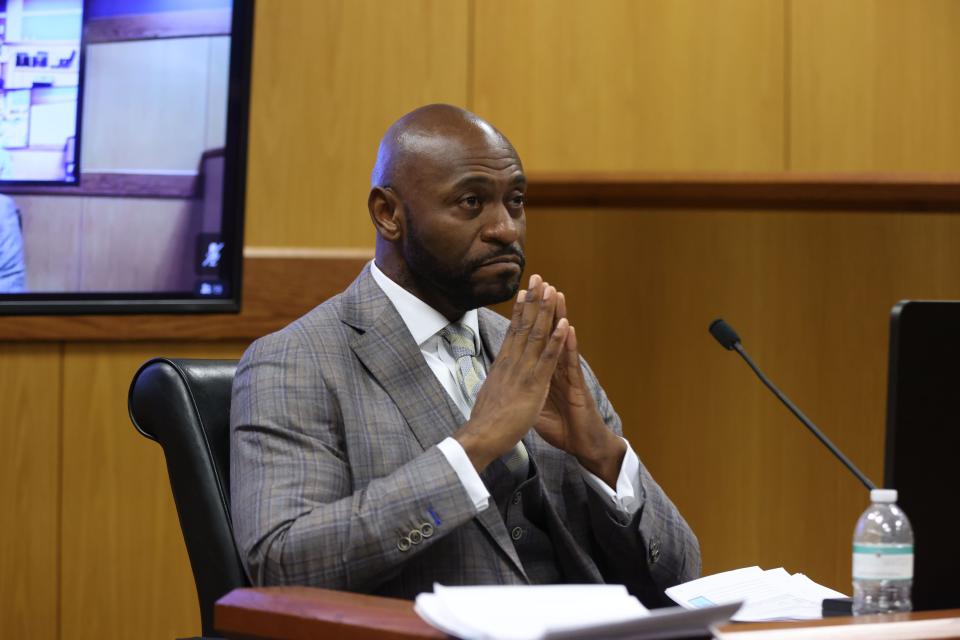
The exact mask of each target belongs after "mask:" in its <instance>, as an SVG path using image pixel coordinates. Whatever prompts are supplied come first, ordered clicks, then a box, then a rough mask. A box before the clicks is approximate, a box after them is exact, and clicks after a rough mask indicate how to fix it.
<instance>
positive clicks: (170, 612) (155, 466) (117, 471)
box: [60, 342, 246, 640]
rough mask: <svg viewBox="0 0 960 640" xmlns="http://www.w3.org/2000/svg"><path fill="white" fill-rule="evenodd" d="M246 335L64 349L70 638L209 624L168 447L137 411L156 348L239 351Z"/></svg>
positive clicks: (154, 633) (187, 352) (65, 633)
mask: <svg viewBox="0 0 960 640" xmlns="http://www.w3.org/2000/svg"><path fill="white" fill-rule="evenodd" d="M245 346H246V343H225V344H221V345H184V344H178V343H173V342H164V343H145V344H125V345H117V344H104V343H91V344H70V345H67V347H66V351H65V354H64V360H63V367H64V385H63V403H64V424H63V433H64V435H63V516H62V532H61V536H62V563H63V568H62V582H61V602H62V615H61V619H62V629H61V636H60V637H61V639H62V640H82V639H85V638H91V639H92V638H98V639H99V638H130V637H138V638H139V637H142V638H157V639H158V640H159V639H161V638H171V637H182V636H192V635H196V634H199V632H200V614H199V609H198V607H197V600H196V591H195V588H194V583H193V574H192V573H191V571H190V565H189V561H188V559H187V554H186V548H185V547H184V543H183V538H182V536H181V533H180V526H179V523H178V520H177V515H176V509H175V507H174V504H173V498H172V496H171V494H170V484H169V481H168V479H167V473H166V466H165V465H164V459H163V452H162V450H161V449H160V447H158V446H157V445H156V444H155V443H153V442H151V441H149V440H147V439H146V438H144V437H142V436H141V435H140V434H138V433H137V432H136V431H135V430H134V428H133V426H132V425H131V424H130V419H129V417H128V416H127V407H126V397H127V389H128V387H129V385H130V380H131V379H132V378H133V374H134V372H135V371H136V370H137V368H138V367H139V366H140V365H141V364H143V362H145V361H146V360H147V359H149V358H151V357H154V356H160V355H165V356H171V357H204V358H238V357H240V355H241V353H242V352H243V349H244V347H245Z"/></svg>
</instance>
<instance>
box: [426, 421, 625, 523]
mask: <svg viewBox="0 0 960 640" xmlns="http://www.w3.org/2000/svg"><path fill="white" fill-rule="evenodd" d="M627 446H629V445H627ZM437 448H438V449H440V453H442V454H443V455H444V457H445V458H446V459H447V462H449V463H450V466H451V467H453V471H454V473H456V474H457V477H458V478H460V483H461V484H462V485H463V488H464V489H466V490H467V495H468V496H470V499H471V500H473V505H474V506H475V507H476V508H477V512H478V513H479V512H480V511H483V510H484V509H486V508H487V506H488V505H489V504H490V492H489V491H487V488H486V487H485V486H484V484H483V480H481V479H480V474H479V473H477V470H476V469H475V468H474V466H473V463H472V462H470V458H469V457H467V452H466V451H464V450H463V445H461V444H460V443H459V442H457V441H456V440H454V439H453V438H444V440H443V441H442V442H441V443H440V444H438V445H437ZM634 457H636V456H634Z"/></svg>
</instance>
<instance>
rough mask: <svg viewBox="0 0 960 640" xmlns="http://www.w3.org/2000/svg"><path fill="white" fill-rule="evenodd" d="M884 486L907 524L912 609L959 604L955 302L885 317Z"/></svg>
mask: <svg viewBox="0 0 960 640" xmlns="http://www.w3.org/2000/svg"><path fill="white" fill-rule="evenodd" d="M889 367H890V369H889V378H888V384H889V386H888V389H887V443H886V461H885V471H884V486H886V487H890V488H893V489H897V491H898V492H899V498H898V503H899V504H900V506H901V507H902V508H903V510H904V511H905V512H906V514H907V517H909V518H910V521H911V523H912V524H913V532H914V542H915V552H914V563H915V565H914V579H913V606H914V609H915V610H929V609H948V608H956V607H960V588H958V586H957V576H960V553H957V542H958V541H960V501H958V495H957V494H958V491H960V480H958V470H960V301H957V302H945V301H915V300H910V301H903V302H900V303H898V304H897V305H896V306H894V308H893V311H892V312H891V317H890V365H889Z"/></svg>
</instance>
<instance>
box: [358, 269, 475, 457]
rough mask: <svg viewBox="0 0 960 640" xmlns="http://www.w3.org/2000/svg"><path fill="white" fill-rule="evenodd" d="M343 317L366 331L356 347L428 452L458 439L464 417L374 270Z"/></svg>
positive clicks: (361, 279)
mask: <svg viewBox="0 0 960 640" xmlns="http://www.w3.org/2000/svg"><path fill="white" fill-rule="evenodd" d="M341 317H342V318H343V321H344V322H346V323H347V324H349V325H351V326H353V327H355V328H357V329H360V333H358V334H357V336H356V337H355V338H354V340H353V342H352V343H351V345H350V347H351V348H352V349H353V351H354V353H355V354H356V355H357V357H358V358H359V359H360V361H361V362H362V363H363V364H364V366H365V367H366V368H367V369H368V370H369V371H370V375H371V376H373V378H374V379H376V380H377V381H378V382H379V383H380V385H381V386H382V387H383V388H384V390H385V391H386V392H387V393H388V394H389V395H390V398H391V399H392V400H393V402H394V403H395V404H396V405H397V408H398V409H399V410H400V413H401V414H403V417H404V419H405V420H406V421H407V424H408V425H409V426H410V429H411V430H412V431H413V434H414V436H415V437H416V438H417V441H418V442H419V443H420V446H421V447H423V448H424V450H426V449H428V448H430V447H432V446H433V445H435V444H437V443H438V442H440V441H441V440H443V439H444V438H446V437H447V436H449V435H450V434H452V433H453V432H454V431H455V430H456V429H457V426H458V425H459V424H460V423H461V422H462V421H463V417H462V416H461V415H460V413H459V411H456V409H455V405H453V403H452V402H450V401H448V398H447V394H446V392H445V391H444V390H443V387H442V386H441V385H440V383H439V381H437V379H436V376H434V375H433V372H432V371H430V367H429V366H427V363H426V361H425V360H424V359H423V354H422V353H421V352H420V348H419V347H418V346H417V344H416V342H414V340H413V337H412V336H411V335H410V332H409V330H407V325H405V324H404V322H403V319H402V318H401V317H400V314H399V313H397V310H396V309H395V308H394V306H393V304H391V303H390V299H389V298H387V296H386V295H384V293H383V291H382V290H381V289H380V287H379V286H378V285H377V283H376V281H375V280H374V279H373V276H372V275H370V268H369V267H366V268H364V270H363V271H362V272H361V273H360V276H359V277H358V278H357V280H356V281H355V282H354V283H353V285H351V287H350V288H349V289H347V291H346V292H345V294H344V301H343V310H342V312H341Z"/></svg>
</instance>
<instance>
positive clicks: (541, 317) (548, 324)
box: [523, 285, 557, 366]
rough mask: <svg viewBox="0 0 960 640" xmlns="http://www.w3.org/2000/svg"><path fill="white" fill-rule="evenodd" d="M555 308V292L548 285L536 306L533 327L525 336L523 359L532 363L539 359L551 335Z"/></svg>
mask: <svg viewBox="0 0 960 640" xmlns="http://www.w3.org/2000/svg"><path fill="white" fill-rule="evenodd" d="M556 308H557V290H556V289H555V288H553V287H551V286H550V285H547V286H546V287H545V288H544V289H543V296H542V298H541V300H540V303H539V305H538V311H537V317H536V319H535V320H534V323H533V326H532V327H531V328H530V334H529V335H528V336H527V345H526V348H525V349H524V352H523V358H525V359H527V360H526V361H527V362H529V363H531V366H532V365H533V363H535V362H536V361H537V359H538V358H539V357H540V354H541V352H542V351H543V349H544V348H545V346H546V344H547V342H548V341H549V339H550V335H551V334H552V333H553V329H554V326H553V324H554V323H553V317H554V314H555V312H556Z"/></svg>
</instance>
